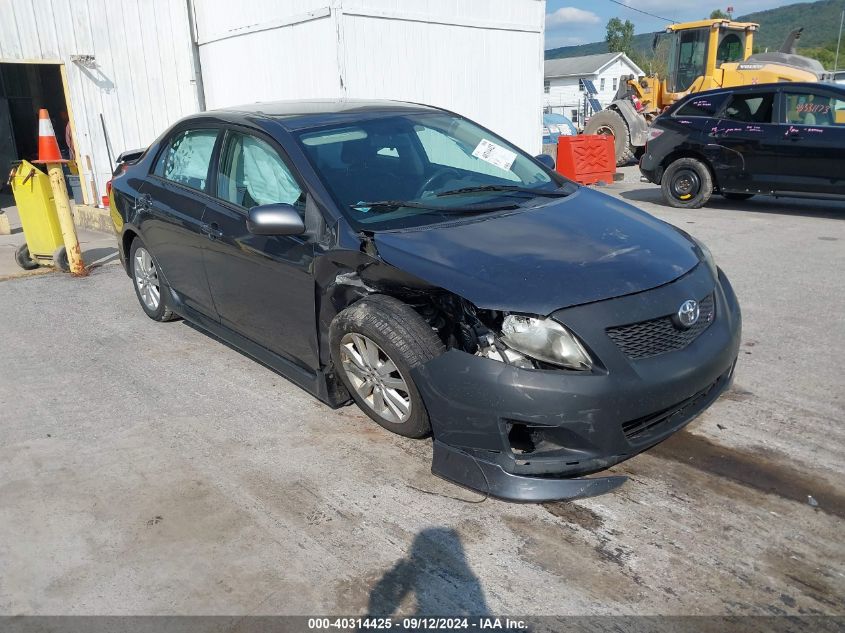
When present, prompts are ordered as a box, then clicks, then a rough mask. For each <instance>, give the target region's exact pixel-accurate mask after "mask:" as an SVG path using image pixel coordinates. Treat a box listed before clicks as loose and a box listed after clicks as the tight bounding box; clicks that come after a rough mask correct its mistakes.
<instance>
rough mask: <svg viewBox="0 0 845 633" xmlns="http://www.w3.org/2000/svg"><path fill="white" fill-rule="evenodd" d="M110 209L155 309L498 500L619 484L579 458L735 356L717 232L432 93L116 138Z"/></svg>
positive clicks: (229, 117)
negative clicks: (429, 441) (425, 101)
mask: <svg viewBox="0 0 845 633" xmlns="http://www.w3.org/2000/svg"><path fill="white" fill-rule="evenodd" d="M111 208H112V216H113V218H114V222H115V226H116V228H117V229H118V233H119V235H120V250H121V257H122V260H123V263H124V265H125V267H126V271H127V273H128V274H129V276H130V277H131V279H132V281H133V283H134V287H135V292H136V294H137V296H138V299H139V302H140V304H141V308H142V309H143V310H144V312H146V314H147V315H148V316H149V317H150V318H152V319H155V320H157V321H168V320H171V319H173V318H176V317H177V316H178V317H183V318H185V319H187V320H189V321H191V322H192V323H194V324H196V325H197V326H199V327H201V328H204V329H205V330H207V331H209V332H211V333H212V334H214V335H215V336H218V337H220V338H222V339H223V340H224V341H226V342H228V343H229V344H231V345H233V346H235V347H237V348H239V349H241V350H243V352H245V353H246V354H249V355H250V356H252V357H254V358H256V359H257V360H259V361H260V362H262V363H264V364H266V365H268V366H270V367H271V368H273V369H275V370H276V371H278V372H279V373H281V374H283V375H284V376H286V377H287V378H288V379H290V380H291V381H292V382H294V383H296V384H297V385H299V386H301V387H302V388H304V389H306V390H308V391H309V392H310V393H312V394H314V396H316V397H317V398H319V399H320V400H322V401H323V402H325V403H326V404H328V405H329V406H332V407H337V406H341V405H344V404H347V403H349V402H350V401H352V400H354V401H355V403H357V405H358V406H359V407H361V409H362V410H363V411H364V412H365V413H366V414H367V415H368V416H370V417H371V418H372V419H373V420H375V421H376V422H377V423H378V424H380V425H382V426H383V427H384V428H386V429H388V430H390V431H393V432H395V433H399V434H401V435H405V436H408V437H424V436H428V435H433V440H434V462H433V465H432V470H433V472H434V473H435V474H438V475H440V476H442V477H445V478H447V479H450V480H452V481H454V482H457V483H459V484H462V485H465V486H468V487H470V488H474V489H477V490H480V491H483V492H486V493H488V494H490V495H493V496H497V497H500V498H504V499H512V500H519V501H539V500H546V499H565V498H570V499H571V498H576V497H581V496H589V495H595V494H599V493H602V492H606V491H608V490H611V489H613V488H615V487H616V486H618V485H620V484H621V483H622V482H623V481H624V477H618V476H598V477H583V475H587V474H591V473H595V472H597V471H600V470H603V469H605V468H607V467H609V466H611V465H613V464H615V463H618V462H620V461H622V460H625V459H628V458H629V457H632V456H633V455H636V454H637V453H639V452H641V451H643V450H645V449H647V448H649V447H651V446H653V445H655V444H657V443H658V442H660V441H661V440H663V439H665V438H667V437H668V436H669V435H671V434H672V433H674V432H675V431H677V430H678V429H680V428H681V427H683V426H684V425H685V424H687V423H688V422H689V421H690V420H692V419H693V418H694V417H695V416H697V415H698V414H699V413H701V412H702V411H703V410H704V409H705V408H706V407H708V406H709V405H710V404H711V403H712V402H713V401H714V400H715V399H716V398H717V397H718V396H719V395H720V394H721V393H722V392H723V391H724V390H725V389H726V388H727V386H728V385H729V384H730V381H731V377H732V374H733V369H734V364H735V362H736V357H737V351H738V347H739V339H740V327H741V326H740V312H739V305H738V303H737V300H736V297H735V296H734V292H733V290H732V289H731V285H730V283H729V282H728V280H727V278H726V277H725V275H724V273H722V272H721V271H720V270H719V269H718V268H717V266H716V264H715V263H714V261H713V257H712V255H711V254H710V252H709V251H708V250H707V248H706V247H705V246H704V245H702V244H701V243H699V242H697V241H696V240H695V239H693V238H692V237H690V236H689V235H687V234H686V233H684V232H683V231H681V230H679V229H676V228H674V227H672V226H671V225H669V224H666V223H664V222H662V221H660V220H657V219H656V218H654V217H652V216H650V215H648V214H646V213H644V212H642V211H640V210H638V209H636V208H634V207H632V206H630V205H628V204H625V203H623V202H620V201H618V200H615V199H613V198H611V197H609V196H607V195H604V194H602V193H599V192H598V191H595V190H592V189H589V188H586V187H580V186H578V185H575V184H573V183H571V182H569V181H567V180H566V179H564V178H562V177H561V176H560V175H558V174H557V173H555V172H554V170H553V169H551V168H550V166H549V165H548V159H546V158H532V157H531V156H528V155H526V154H525V153H524V152H523V151H522V150H520V149H519V148H517V147H515V146H514V145H512V144H510V143H508V142H507V141H506V140H504V139H502V138H501V137H499V136H497V135H496V134H494V133H493V132H491V131H489V130H487V129H485V128H483V127H481V126H479V125H477V124H475V123H473V122H472V121H470V120H468V119H466V118H464V117H461V116H458V115H456V114H453V113H451V112H446V111H444V110H440V109H437V108H432V107H428V106H422V105H415V104H407V103H397V102H354V101H339V102H336V101H317V102H306V103H303V102H299V103H268V104H257V105H252V106H248V107H243V108H234V109H230V110H220V111H215V112H206V113H202V114H198V115H195V116H191V117H188V118H187V119H184V120H182V121H180V122H179V123H177V124H176V125H174V126H173V127H172V128H170V129H169V130H167V131H166V132H165V133H164V134H163V135H162V136H161V137H160V138H159V139H158V140H157V141H155V142H154V143H153V144H152V145H151V146H150V147H149V148H148V149H146V150H145V151H142V152H141V151H139V152H135V153H127V154H125V155H124V156H123V162H122V164H121V166H120V167H119V168H118V172H117V175H116V176H115V178H114V180H113V185H112V190H111ZM268 415H272V412H269V411H268ZM282 432H284V431H283V429H280V433H282Z"/></svg>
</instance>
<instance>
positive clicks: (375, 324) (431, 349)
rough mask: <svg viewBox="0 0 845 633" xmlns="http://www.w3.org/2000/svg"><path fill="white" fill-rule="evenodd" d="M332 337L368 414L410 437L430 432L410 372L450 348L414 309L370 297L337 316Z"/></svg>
mask: <svg viewBox="0 0 845 633" xmlns="http://www.w3.org/2000/svg"><path fill="white" fill-rule="evenodd" d="M329 336H330V339H331V352H332V359H333V361H334V365H335V367H336V368H337V371H338V375H339V376H340V378H341V380H342V381H343V383H344V384H345V385H346V388H347V389H348V390H349V393H350V394H352V398H353V399H354V400H355V403H356V404H357V405H358V406H359V407H360V408H361V410H362V411H363V412H364V413H366V414H367V415H368V416H369V417H371V418H372V419H373V420H375V421H376V422H377V423H378V424H380V425H381V426H383V427H384V428H386V429H387V430H388V431H393V432H394V433H397V434H399V435H404V436H405V437H414V438H419V437H425V436H426V435H428V434H429V433H431V424H430V422H429V419H428V412H427V411H426V409H425V405H424V404H423V401H422V397H421V396H420V393H419V391H418V389H417V386H416V384H414V380H413V377H412V376H411V370H412V369H413V368H414V367H417V366H418V365H422V364H423V363H425V362H427V361H429V360H431V359H433V358H435V357H437V356H439V355H440V354H442V353H443V352H444V350H445V348H444V346H443V342H442V341H441V340H440V338H439V337H438V336H437V334H436V333H435V332H434V331H433V330H432V329H431V327H429V325H428V323H426V322H425V321H424V320H423V318H422V317H421V316H420V315H419V314H417V313H416V312H415V311H414V310H413V308H411V307H410V306H408V305H406V304H404V303H402V302H401V301H399V300H398V299H394V298H393V297H389V296H387V295H371V296H369V297H366V298H364V299H361V300H360V301H358V302H357V303H355V304H353V305H351V306H350V307H348V308H346V310H344V311H343V312H341V313H340V314H338V315H337V316H336V317H335V319H334V321H333V322H332V325H331V330H330V334H329Z"/></svg>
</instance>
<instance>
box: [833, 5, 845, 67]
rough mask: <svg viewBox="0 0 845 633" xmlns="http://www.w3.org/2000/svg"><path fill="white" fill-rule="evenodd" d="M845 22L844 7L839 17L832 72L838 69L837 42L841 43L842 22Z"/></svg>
mask: <svg viewBox="0 0 845 633" xmlns="http://www.w3.org/2000/svg"><path fill="white" fill-rule="evenodd" d="M843 22H845V9H843V10H842V15H841V16H840V17H839V37H838V38H837V40H836V59H835V60H834V61H833V72H836V71H837V70H839V44H841V43H842V23H843Z"/></svg>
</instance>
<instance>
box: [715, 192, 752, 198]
mask: <svg viewBox="0 0 845 633" xmlns="http://www.w3.org/2000/svg"><path fill="white" fill-rule="evenodd" d="M722 197H723V198H724V199H725V200H748V199H749V198H753V197H754V194H753V193H731V192H727V191H726V192H724V193H722Z"/></svg>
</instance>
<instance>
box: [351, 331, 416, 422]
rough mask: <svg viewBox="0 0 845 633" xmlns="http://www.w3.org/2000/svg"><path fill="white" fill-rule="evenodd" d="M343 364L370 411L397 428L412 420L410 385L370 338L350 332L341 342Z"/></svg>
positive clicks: (353, 385) (394, 364)
mask: <svg viewBox="0 0 845 633" xmlns="http://www.w3.org/2000/svg"><path fill="white" fill-rule="evenodd" d="M340 362H341V365H342V366H343V371H344V372H345V373H346V376H347V378H349V382H350V383H351V384H352V387H353V388H354V389H355V391H356V392H357V393H358V396H359V397H360V398H361V400H362V401H363V402H364V404H366V405H367V406H368V407H369V408H370V409H372V410H373V411H374V412H375V413H376V414H377V415H379V416H381V417H382V418H384V419H385V420H387V421H389V422H392V423H394V424H401V423H403V422H407V421H408V418H410V416H411V395H410V393H409V391H408V383H407V382H406V381H405V378H404V377H403V376H402V373H401V372H400V371H399V368H398V367H397V366H396V363H394V362H393V361H392V360H391V359H390V357H389V356H388V355H387V353H386V352H385V351H384V350H383V349H382V348H381V347H379V345H378V344H377V343H376V342H375V341H373V340H372V339H371V338H369V337H367V336H364V335H363V334H358V333H355V332H349V333H348V334H345V335H344V336H343V338H342V339H341V340H340Z"/></svg>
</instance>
